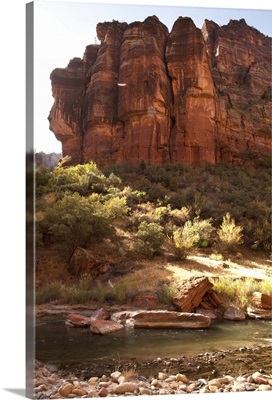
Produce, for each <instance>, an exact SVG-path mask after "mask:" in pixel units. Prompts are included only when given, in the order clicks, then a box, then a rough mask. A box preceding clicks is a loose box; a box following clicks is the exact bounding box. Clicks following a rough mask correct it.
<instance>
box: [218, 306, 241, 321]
mask: <svg viewBox="0 0 272 400" xmlns="http://www.w3.org/2000/svg"><path fill="white" fill-rule="evenodd" d="M223 316H224V318H225V319H229V320H231V321H243V320H244V319H246V316H245V313H244V312H243V311H242V310H241V309H240V308H238V307H229V308H228V309H227V310H226V311H225V312H224V315H223Z"/></svg>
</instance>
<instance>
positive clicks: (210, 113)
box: [166, 17, 217, 164]
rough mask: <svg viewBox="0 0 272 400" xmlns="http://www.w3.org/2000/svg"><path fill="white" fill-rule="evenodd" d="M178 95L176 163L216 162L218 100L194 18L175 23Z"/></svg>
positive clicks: (170, 54) (171, 62)
mask: <svg viewBox="0 0 272 400" xmlns="http://www.w3.org/2000/svg"><path fill="white" fill-rule="evenodd" d="M166 62H167V68H168V71H169V75H170V77H171V79H172V89H173V95H174V110H173V115H174V118H175V124H174V126H173V128H172V130H171V147H170V151H171V155H172V156H171V159H172V162H181V163H188V164H201V163H203V162H206V161H207V162H211V163H214V162H216V158H217V149H216V146H217V143H216V141H217V139H216V99H215V90H214V84H213V79H212V76H211V71H210V65H209V60H208V56H207V52H206V46H205V42H204V39H203V36H202V33H201V31H200V30H199V29H198V28H196V26H195V25H194V23H193V21H192V20H191V19H190V18H187V17H185V18H183V17H180V18H178V19H177V21H176V22H175V23H174V26H173V28H172V31H171V33H170V38H169V41H168V45H167V49H166Z"/></svg>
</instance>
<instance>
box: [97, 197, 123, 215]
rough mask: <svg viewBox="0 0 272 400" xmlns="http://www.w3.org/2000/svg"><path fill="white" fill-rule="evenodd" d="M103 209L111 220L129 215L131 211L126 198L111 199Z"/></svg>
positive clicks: (105, 203)
mask: <svg viewBox="0 0 272 400" xmlns="http://www.w3.org/2000/svg"><path fill="white" fill-rule="evenodd" d="M103 208H104V211H105V215H106V216H107V218H108V219H109V220H113V219H115V218H118V217H122V216H124V215H127V213H128V211H129V207H128V206H127V199H126V198H125V197H111V198H109V199H108V200H106V201H105V202H104V206H103Z"/></svg>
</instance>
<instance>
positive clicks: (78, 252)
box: [68, 247, 111, 279]
mask: <svg viewBox="0 0 272 400" xmlns="http://www.w3.org/2000/svg"><path fill="white" fill-rule="evenodd" d="M110 269H111V264H110V262H109V261H107V260H98V259H97V257H95V256H94V255H93V253H92V252H91V251H90V250H87V249H84V248H82V247H77V248H76V249H75V251H74V252H73V254H72V256H71V258H70V261H69V266H68V271H69V272H70V273H71V274H72V275H75V276H80V275H86V274H90V275H91V276H92V278H94V279H95V278H97V277H98V276H100V275H103V274H105V273H107V272H109V271H110Z"/></svg>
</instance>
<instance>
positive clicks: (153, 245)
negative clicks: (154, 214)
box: [137, 221, 164, 258]
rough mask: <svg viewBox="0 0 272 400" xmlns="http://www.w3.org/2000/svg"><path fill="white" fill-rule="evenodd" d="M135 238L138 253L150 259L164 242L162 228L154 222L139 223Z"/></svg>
mask: <svg viewBox="0 0 272 400" xmlns="http://www.w3.org/2000/svg"><path fill="white" fill-rule="evenodd" d="M137 236H138V251H139V252H140V253H141V254H143V255H145V256H147V257H150V258H151V257H153V255H154V254H155V253H156V252H158V250H159V249H160V247H161V245H162V244H163V241H164V234H163V228H162V226H160V225H159V224H157V223H155V222H151V223H148V222H146V221H143V222H141V223H140V225H139V228H138V233H137Z"/></svg>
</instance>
